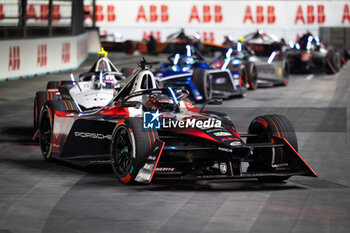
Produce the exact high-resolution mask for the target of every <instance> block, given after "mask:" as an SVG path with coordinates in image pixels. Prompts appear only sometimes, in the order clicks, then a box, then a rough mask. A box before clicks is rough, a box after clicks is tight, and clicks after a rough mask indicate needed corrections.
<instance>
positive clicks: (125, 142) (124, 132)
mask: <svg viewBox="0 0 350 233" xmlns="http://www.w3.org/2000/svg"><path fill="white" fill-rule="evenodd" d="M157 139H158V133H157V130H155V129H144V128H143V120H142V119H141V118H126V119H122V120H120V121H119V122H118V124H117V126H116V128H115V129H114V131H113V136H112V143H111V150H110V151H111V153H110V156H111V164H112V168H113V171H114V173H115V174H116V176H117V177H118V179H119V181H120V182H121V183H124V184H132V183H137V182H136V181H135V178H136V175H137V173H138V171H139V170H140V169H141V166H142V165H143V162H144V161H145V160H146V158H147V156H148V155H149V154H150V152H151V149H152V146H153V144H154V142H155V141H156V140H157Z"/></svg>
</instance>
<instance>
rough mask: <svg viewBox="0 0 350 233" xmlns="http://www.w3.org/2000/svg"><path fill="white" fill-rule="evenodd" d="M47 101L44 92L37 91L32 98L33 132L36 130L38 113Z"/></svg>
mask: <svg viewBox="0 0 350 233" xmlns="http://www.w3.org/2000/svg"><path fill="white" fill-rule="evenodd" d="M46 100H47V94H46V91H38V92H37V93H36V94H35V98H34V109H33V128H34V131H36V130H37V129H38V122H39V116H40V111H41V109H42V107H43V106H44V104H45V102H46Z"/></svg>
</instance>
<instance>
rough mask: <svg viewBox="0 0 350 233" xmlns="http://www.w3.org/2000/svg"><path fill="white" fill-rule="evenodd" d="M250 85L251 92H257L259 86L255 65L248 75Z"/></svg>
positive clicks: (252, 65)
mask: <svg viewBox="0 0 350 233" xmlns="http://www.w3.org/2000/svg"><path fill="white" fill-rule="evenodd" d="M248 84H249V88H248V89H249V90H255V89H256V88H257V86H258V73H257V71H256V66H255V65H254V64H251V68H250V72H249V75H248Z"/></svg>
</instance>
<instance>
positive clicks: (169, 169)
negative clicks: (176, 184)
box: [156, 167, 175, 172]
mask: <svg viewBox="0 0 350 233" xmlns="http://www.w3.org/2000/svg"><path fill="white" fill-rule="evenodd" d="M156 171H157V172H173V171H175V168H173V167H157V168H156Z"/></svg>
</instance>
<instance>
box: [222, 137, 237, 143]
mask: <svg viewBox="0 0 350 233" xmlns="http://www.w3.org/2000/svg"><path fill="white" fill-rule="evenodd" d="M234 140H238V139H237V138H233V137H228V138H223V139H221V141H222V142H224V141H234Z"/></svg>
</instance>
